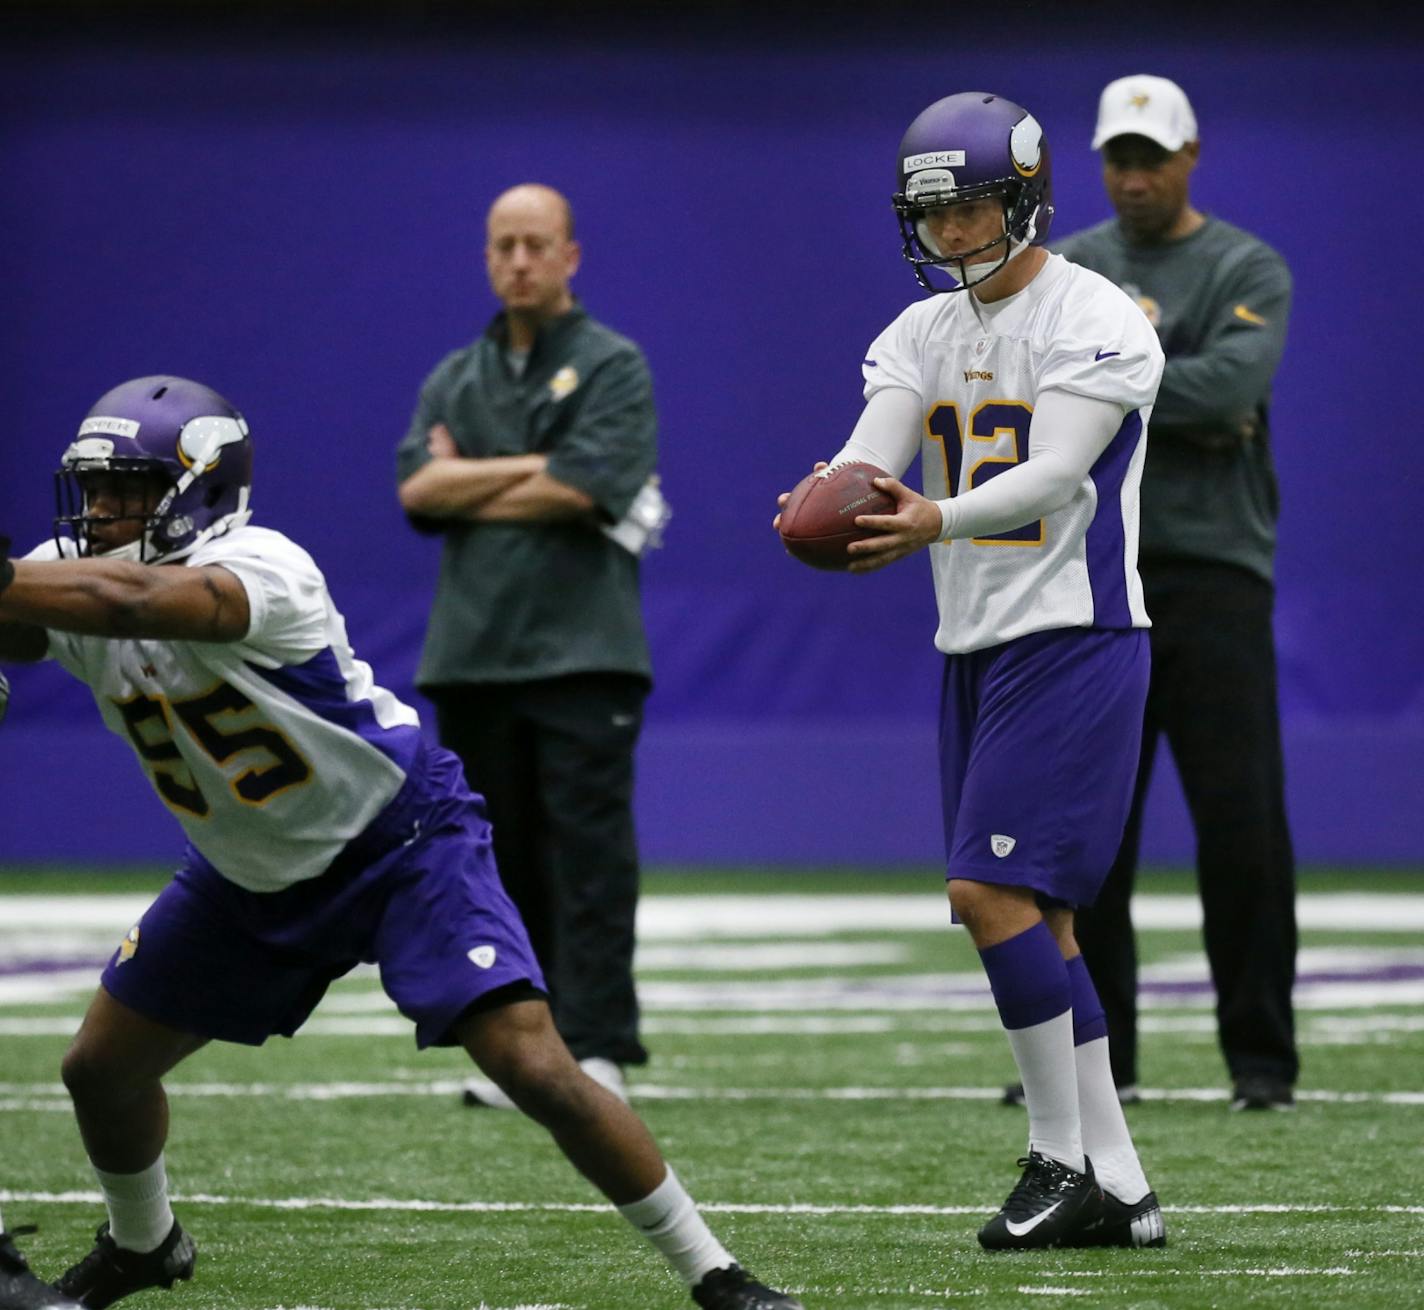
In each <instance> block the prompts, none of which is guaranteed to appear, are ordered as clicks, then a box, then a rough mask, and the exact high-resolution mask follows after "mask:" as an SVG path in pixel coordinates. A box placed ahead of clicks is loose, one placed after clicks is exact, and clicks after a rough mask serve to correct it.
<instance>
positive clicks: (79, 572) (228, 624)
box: [0, 559, 251, 641]
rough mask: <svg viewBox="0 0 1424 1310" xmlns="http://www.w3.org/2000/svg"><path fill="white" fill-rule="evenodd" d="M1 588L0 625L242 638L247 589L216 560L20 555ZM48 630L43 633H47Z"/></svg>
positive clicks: (164, 637) (247, 619)
mask: <svg viewBox="0 0 1424 1310" xmlns="http://www.w3.org/2000/svg"><path fill="white" fill-rule="evenodd" d="M13 568H14V577H13V579H12V580H11V581H10V584H9V585H8V586H7V587H6V588H5V590H4V591H3V592H0V630H3V628H4V627H7V626H9V625H11V624H19V625H32V626H34V627H38V628H41V629H44V628H53V629H56V630H58V631H60V632H78V633H83V634H85V635H88V636H95V637H150V638H153V639H155V640H159V641H240V640H242V638H244V637H245V636H247V631H248V627H249V625H250V623H251V614H250V610H249V607H248V600H247V590H246V588H244V587H243V585H242V583H241V582H239V581H238V579H237V577H236V575H235V574H232V573H230V572H228V570H227V569H225V568H221V567H218V566H209V567H206V568H188V567H187V566H185V565H182V564H167V565H155V564H134V563H130V562H128V561H123V560H102V559H79V560H44V561H39V560H16V561H14V562H13ZM42 635H43V634H42Z"/></svg>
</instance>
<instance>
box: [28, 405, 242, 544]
mask: <svg viewBox="0 0 1424 1310" xmlns="http://www.w3.org/2000/svg"><path fill="white" fill-rule="evenodd" d="M97 474H107V475H110V476H114V475H131V476H135V477H140V478H141V477H144V476H147V477H149V478H151V479H153V480H154V481H155V482H158V483H161V485H162V486H163V487H164V488H166V490H164V491H163V493H162V495H161V496H160V498H159V499H158V501H157V504H156V505H154V506H153V507H152V508H151V509H149V510H148V511H147V512H138V513H133V514H129V513H120V514H119V515H112V514H107V515H104V516H103V517H104V518H105V520H107V521H110V522H112V521H113V519H114V518H115V517H120V518H137V519H140V520H142V522H143V534H142V536H141V537H140V538H139V540H138V541H136V542H134V543H133V544H132V545H131V546H124V547H120V548H118V549H114V550H105V549H104V548H103V547H102V546H97V545H96V543H95V540H94V538H93V536H92V533H91V526H92V524H93V523H94V522H96V521H97V516H93V515H91V513H90V506H89V496H88V495H87V494H86V485H85V484H86V480H87V479H90V478H92V477H93V476H94V475H97ZM55 481H56V484H57V487H58V497H59V509H58V513H57V514H56V516H55V538H56V540H57V541H59V544H60V549H61V550H64V542H63V540H62V538H63V537H65V536H66V535H68V536H69V537H70V538H72V539H73V541H74V544H75V547H76V548H77V550H78V553H79V554H80V555H91V554H103V555H104V556H105V558H107V559H114V558H119V559H135V560H138V561H140V562H142V563H146V564H152V563H157V562H159V561H167V560H176V559H181V558H182V557H183V556H184V555H187V554H189V553H190V552H191V551H193V550H194V549H196V548H197V547H198V546H199V545H201V544H202V543H203V542H204V541H207V540H208V539H209V538H210V537H215V536H219V535H220V534H222V533H224V532H227V531H228V530H229V529H231V528H234V527H240V526H242V524H244V523H246V522H247V520H248V517H249V510H248V508H247V502H248V498H249V495H250V493H251V490H252V438H251V437H250V436H249V435H248V431H247V421H246V420H245V419H244V418H243V417H242V415H241V414H239V413H238V412H237V410H236V409H234V408H233V407H232V406H231V405H230V404H229V403H228V402H227V401H226V400H224V399H223V398H222V397H221V396H220V395H218V393H217V392H216V391H213V390H212V389H211V388H210V387H205V386H203V385H202V383H200V382H190V381H188V380H187V379H186V378H175V377H151V378H134V379H133V380H132V381H131V382H125V383H123V384H122V385H121V386H117V387H115V388H114V389H113V390H112V391H108V392H105V394H104V395H102V396H100V397H99V399H98V401H96V402H95V404H94V407H93V408H92V409H91V410H90V411H89V413H88V415H87V416H86V417H85V419H84V421H83V422H82V423H81V424H80V425H79V433H78V435H77V436H76V437H75V439H74V441H73V442H72V443H71V445H70V446H69V449H68V450H66V451H65V452H64V458H63V460H62V461H61V463H60V468H59V471H58V472H57V473H56V474H55ZM66 553H68V552H66Z"/></svg>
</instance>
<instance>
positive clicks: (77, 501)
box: [55, 443, 173, 564]
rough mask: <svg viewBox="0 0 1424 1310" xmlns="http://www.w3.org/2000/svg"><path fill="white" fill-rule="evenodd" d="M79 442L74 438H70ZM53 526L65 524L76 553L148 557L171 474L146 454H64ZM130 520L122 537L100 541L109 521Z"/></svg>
mask: <svg viewBox="0 0 1424 1310" xmlns="http://www.w3.org/2000/svg"><path fill="white" fill-rule="evenodd" d="M76 444H79V443H76ZM55 494H56V498H57V502H58V505H57V513H56V515H55V527H56V529H57V530H67V531H68V533H69V535H70V537H71V538H72V539H73V541H74V544H75V548H76V550H77V553H78V554H79V555H80V556H81V557H84V556H94V557H96V558H103V559H129V560H134V561H136V562H138V563H140V564H149V563H154V562H156V561H157V560H158V558H159V557H160V555H161V553H162V552H161V550H160V549H159V548H158V546H157V537H158V532H159V529H160V527H161V525H162V524H163V522H164V519H165V517H166V514H167V510H168V508H169V506H170V505H171V502H172V499H173V479H172V478H171V477H170V476H169V475H168V473H167V472H166V471H165V470H164V469H163V468H162V467H161V466H158V465H154V464H153V463H151V462H149V461H148V460H139V459H125V458H122V457H119V458H109V457H106V456H102V455H95V454H88V455H76V456H74V457H73V458H71V457H70V456H68V455H66V457H65V460H64V464H63V466H62V467H61V468H60V469H59V471H58V472H57V473H56V474H55ZM124 523H127V524H134V525H136V531H135V533H134V535H133V537H132V539H131V540H129V541H128V542H125V543H115V542H112V541H106V539H105V538H106V537H109V536H110V533H111V529H112V526H113V525H116V524H124Z"/></svg>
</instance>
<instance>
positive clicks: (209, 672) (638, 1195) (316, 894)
mask: <svg viewBox="0 0 1424 1310" xmlns="http://www.w3.org/2000/svg"><path fill="white" fill-rule="evenodd" d="M60 473H61V477H60V482H61V486H62V487H63V488H64V489H65V490H66V491H67V492H68V505H67V507H66V508H64V509H63V510H62V512H61V514H60V515H59V517H58V519H57V530H56V536H55V539H54V541H52V542H49V543H46V545H44V546H42V547H41V548H39V549H38V550H36V551H34V552H32V554H31V555H30V556H29V557H28V558H26V559H24V560H20V561H15V562H12V561H11V560H10V559H9V541H8V539H6V538H0V659H21V660H26V659H27V660H36V659H42V658H45V657H52V658H54V659H56V660H57V661H58V662H59V663H60V664H61V665H63V666H64V667H65V668H66V669H67V670H69V672H71V673H73V674H74V675H75V676H76V677H78V678H79V679H80V680H81V681H83V682H85V683H86V684H87V685H88V686H89V687H90V689H91V690H92V692H93V694H94V698H95V700H96V702H97V703H98V706H99V709H100V712H101V713H102V715H103V717H104V720H105V722H106V723H107V724H108V726H109V727H110V728H111V729H112V730H113V731H114V732H116V733H118V734H119V735H120V736H121V737H124V738H125V739H126V740H127V741H128V742H129V744H130V745H131V746H132V748H133V750H134V752H135V754H136V755H137V757H138V760H139V763H140V765H141V767H142V768H143V769H144V771H145V773H146V774H147V775H148V777H149V779H150V781H151V782H152V784H153V786H154V788H155V790H156V791H157V792H158V794H159V796H160V797H161V798H162V800H163V801H164V803H165V804H166V805H167V806H168V807H169V809H170V810H171V811H172V812H173V814H174V816H175V817H176V818H177V819H178V821H179V822H180V823H181V824H182V826H183V828H184V830H185V832H186V834H187V837H188V844H187V849H186V851H185V852H184V855H183V858H182V861H181V863H180V866H179V869H178V872H177V873H176V875H175V876H174V879H173V881H172V882H171V883H170V884H169V885H168V886H167V887H166V888H165V889H164V891H163V892H162V893H161V894H160V895H159V897H158V899H157V900H156V901H155V902H154V903H153V905H152V906H150V907H149V909H148V910H147V912H146V913H145V914H144V916H143V918H142V919H141V920H140V921H139V923H138V924H137V925H136V926H135V927H134V928H133V930H132V931H131V932H130V933H129V934H128V936H127V937H126V938H125V940H124V941H123V942H122V944H121V945H120V947H119V949H118V950H117V951H116V952H115V954H114V956H113V958H112V959H111V961H110V962H109V965H108V967H107V968H106V969H105V970H104V973H103V976H102V978H101V986H100V988H99V990H98V992H97V994H96V995H95V997H94V1000H93V1002H92V1003H91V1005H90V1007H89V1010H88V1013H87V1014H86V1015H85V1018H84V1023H83V1025H82V1027H81V1028H80V1030H79V1033H78V1035H77V1036H76V1037H75V1039H74V1042H73V1044H72V1045H71V1047H70V1049H69V1051H68V1053H67V1054H66V1056H65V1059H64V1067H63V1074H64V1081H65V1084H66V1086H67V1087H68V1088H69V1091H70V1094H71V1096H72V1097H73V1100H74V1108H75V1114H76V1117H77V1118H78V1121H79V1128H80V1132H81V1134H82V1136H83V1139H84V1145H85V1148H86V1150H87V1151H88V1154H89V1158H90V1161H91V1162H92V1164H93V1166H94V1171H95V1174H96V1175H97V1177H98V1180H99V1186H100V1189H101V1191H102V1192H103V1195H104V1199H105V1203H106V1207H107V1209H108V1215H109V1217H108V1221H107V1222H106V1223H105V1224H104V1225H103V1226H102V1227H101V1228H100V1230H99V1237H98V1242H97V1244H96V1245H95V1247H94V1249H93V1250H92V1251H91V1252H90V1253H89V1254H88V1255H87V1256H86V1257H85V1258H84V1259H83V1260H82V1261H81V1262H80V1263H79V1264H77V1265H75V1266H74V1267H73V1268H72V1269H70V1270H69V1271H68V1273H66V1274H65V1275H64V1276H63V1277H62V1278H61V1279H60V1280H59V1284H58V1285H59V1288H60V1290H61V1291H62V1292H63V1293H65V1294H66V1295H67V1296H69V1297H71V1298H73V1299H74V1300H77V1301H78V1302H80V1303H81V1304H82V1305H84V1306H88V1307H91V1308H92V1307H101V1306H106V1305H109V1304H111V1303H112V1302H114V1301H116V1300H118V1299H119V1298H120V1297H123V1296H127V1295H128V1294H129V1293H131V1292H135V1291H138V1290H140V1289H142V1288H145V1287H152V1286H157V1285H162V1286H172V1284H173V1283H174V1282H175V1281H176V1280H180V1279H187V1278H189V1277H191V1276H192V1273H193V1267H194V1261H195V1258H196V1249H195V1247H194V1244H193V1242H192V1239H191V1238H190V1237H189V1236H188V1234H187V1233H185V1232H184V1230H183V1229H182V1227H181V1226H180V1225H179V1224H178V1222H177V1221H176V1220H175V1219H174V1217H173V1212H172V1209H171V1208H170V1206H169V1203H168V1184H167V1174H166V1170H165V1165H164V1156H163V1150H164V1144H165V1140H166V1137H167V1124H168V1109H167V1102H166V1099H165V1096H164V1092H163V1086H162V1081H161V1080H162V1078H163V1076H164V1075H165V1074H166V1073H167V1072H168V1071H169V1070H170V1069H172V1068H173V1067H174V1066H175V1065H177V1064H178V1063H179V1062H180V1061H181V1060H183V1059H184V1058H185V1057H186V1056H188V1055H191V1054H192V1053H193V1052H194V1051H196V1050H198V1049H199V1048H200V1047H201V1046H203V1045H204V1044H205V1043H206V1042H208V1041H210V1040H213V1039H220V1040H226V1041H235V1042H244V1043H247V1044H250V1045H260V1044H261V1043H262V1042H263V1041H265V1040H266V1039H267V1038H268V1037H269V1036H271V1035H272V1034H274V1033H281V1034H283V1035H287V1036H290V1035H292V1034H293V1033H295V1032H296V1030H297V1029H298V1028H299V1027H300V1026H301V1024H302V1023H303V1022H304V1021H305V1019H306V1018H307V1016H308V1015H309V1014H310V1013H311V1011H312V1009H313V1007H314V1006H315V1005H316V1003H317V1002H318V1001H319V1000H320V998H321V996H322V994H323V992H324V991H325V989H326V987H327V985H328V984H329V983H330V982H331V981H332V980H333V979H336V978H339V977H340V976H341V975H342V974H344V973H346V972H347V971H348V970H350V969H351V968H352V967H353V966H354V965H356V964H357V963H358V962H360V961H363V960H364V961H374V962H376V963H378V964H379V965H380V969H381V981H382V984H383V986H384V987H385V989H386V991H387V992H388V993H389V994H390V996H391V997H392V999H393V1000H394V1001H395V1002H396V1004H397V1006H398V1007H399V1008H400V1010H401V1011H402V1013H404V1014H405V1015H406V1016H407V1017H409V1018H410V1019H412V1020H413V1021H414V1023H415V1034H416V1040H417V1043H418V1044H419V1045H420V1046H430V1045H460V1046H463V1047H464V1048H465V1050H466V1051H468V1052H469V1054H470V1056H471V1057H472V1058H473V1059H474V1061H475V1063H476V1064H478V1065H479V1066H480V1068H481V1069H483V1070H484V1072H485V1074H486V1075H487V1076H488V1077H490V1078H491V1079H492V1080H493V1081H494V1082H495V1083H497V1084H498V1085H499V1086H500V1087H501V1088H502V1089H503V1090H504V1091H505V1092H506V1093H507V1094H508V1095H509V1096H510V1097H511V1098H512V1099H513V1100H514V1102H515V1103H516V1104H517V1105H518V1106H519V1108H520V1109H522V1110H523V1111H524V1112H525V1113H527V1114H528V1115H529V1116H530V1117H531V1118H533V1119H534V1120H536V1121H537V1122H538V1123H540V1124H542V1125H543V1126H544V1127H545V1128H547V1129H548V1130H549V1132H550V1133H551V1134H552V1135H553V1137H554V1139H555V1141H556V1142H557V1144H558V1146H559V1147H560V1148H561V1149H562V1150H563V1152H564V1153H565V1155H566V1156H567V1157H568V1158H569V1160H570V1161H571V1162H572V1163H573V1164H574V1165H575V1166H576V1167H577V1168H578V1169H579V1170H580V1171H581V1172H582V1173H583V1174H584V1175H585V1176H586V1177H588V1178H589V1180H590V1181H591V1182H593V1183H594V1184H595V1186H597V1187H598V1188H599V1189H600V1190H601V1191H602V1192H603V1193H604V1195H606V1196H607V1197H608V1198H609V1200H610V1201H612V1202H613V1203H614V1204H615V1205H616V1206H617V1207H618V1208H619V1210H620V1211H621V1212H622V1213H623V1214H624V1215H625V1216H626V1217H627V1218H628V1220H629V1221H630V1222H631V1223H633V1224H634V1225H635V1226H636V1227H637V1228H638V1229H639V1230H640V1231H641V1232H643V1233H644V1234H645V1235H646V1236H647V1237H648V1238H649V1240H650V1241H652V1243H653V1244H654V1245H655V1246H656V1247H657V1248H658V1249H659V1250H660V1251H661V1252H662V1253H663V1255H664V1256H665V1257H666V1258H667V1259H668V1261H669V1263H670V1264H671V1265H672V1266H673V1268H674V1269H675V1270H676V1271H677V1273H678V1274H680V1275H681V1276H682V1278H683V1279H684V1281H685V1282H686V1284H687V1286H688V1287H689V1288H690V1289H691V1294H692V1298H693V1300H694V1301H696V1302H697V1304H698V1305H700V1306H703V1307H711V1308H713V1310H799V1307H800V1302H798V1301H796V1300H793V1299H792V1298H791V1297H788V1296H785V1295H783V1294H782V1293H780V1292H775V1291H773V1290H771V1289H770V1288H767V1287H765V1286H764V1285H762V1284H761V1283H759V1282H757V1281H756V1280H755V1279H754V1278H752V1277H751V1276H750V1275H749V1274H748V1273H746V1271H745V1270H743V1269H742V1268H741V1267H740V1266H739V1265H737V1264H736V1263H735V1262H734V1261H733V1260H732V1257H731V1256H730V1255H729V1254H728V1252H727V1251H726V1249H725V1248H724V1247H723V1246H722V1245H721V1244H720V1243H719V1242H718V1241H717V1239H716V1238H715V1237H714V1236H713V1235H712V1233H711V1232H710V1231H709V1229H708V1228H707V1225H706V1224H705V1223H704V1222H703V1220H702V1218H701V1216H700V1215H699V1214H698V1212H697V1210H696V1208H695V1206H694V1205H693V1203H692V1200H691V1198H690V1197H689V1196H688V1195H687V1192H686V1191H685V1190H684V1189H683V1188H682V1186H681V1184H680V1183H679V1182H678V1180H677V1177H676V1175H674V1174H673V1172H672V1171H671V1170H670V1169H669V1168H668V1167H667V1165H666V1164H665V1162H664V1161H663V1158H662V1156H661V1154H660V1153H659V1151H658V1148H657V1146H656V1144H655V1143H654V1141H653V1139H652V1137H651V1136H650V1134H649V1133H648V1130H647V1129H646V1128H645V1127H644V1125H643V1123H642V1121H641V1120H640V1119H639V1118H638V1117H637V1115H636V1114H635V1113H634V1112H633V1111H632V1110H631V1109H630V1108H629V1107H628V1106H627V1105H626V1104H625V1103H624V1102H623V1101H622V1100H620V1099H619V1098H618V1097H616V1096H614V1095H613V1094H612V1093H610V1092H608V1091H607V1090H605V1089H604V1088H603V1087H601V1086H599V1084H598V1083H596V1082H594V1081H593V1080H592V1079H591V1078H589V1077H588V1076H587V1075H586V1074H585V1073H584V1072H583V1070H582V1069H580V1068H579V1066H578V1064H577V1063H576V1062H575V1061H574V1059H573V1057H572V1056H571V1055H570V1054H569V1051H568V1048H567V1047H566V1046H565V1045H564V1043H563V1041H562V1039H561V1038H560V1037H559V1036H558V1033H557V1032H556V1030H555V1028H554V1026H553V1022H552V1020H551V1018H550V1015H549V1007H548V1002H547V996H546V993H545V991H544V980H543V977H542V975H541V974H540V971H539V966H538V964H537V963H536V961H535V959H534V955H533V952H532V950H531V949H530V946H529V940H528V937H527V936H526V934H525V931H524V925H523V924H522V923H521V922H520V920H519V916H518V914H517V912H516V911H515V909H514V907H513V905H512V904H511V903H510V901H509V899H508V897H507V896H506V895H505V894H504V891H503V889H502V887H501V886H500V882H499V877H498V874H497V872H496V869H495V866H494V862H493V858H492V856H491V853H490V851H491V846H490V839H489V826H488V824H487V823H486V821H485V816H484V806H483V802H482V801H481V800H480V798H479V797H477V796H474V795H472V794H471V793H470V792H469V790H468V789H467V788H466V786H465V781H464V777H463V774H462V772H461V769H460V763H459V761H458V760H457V759H456V758H455V757H454V756H453V755H451V754H450V753H449V752H447V751H444V750H442V749H440V748H438V747H434V746H431V745H427V744H426V743H425V741H424V739H423V737H422V735H421V732H420V726H419V721H418V719H417V717H416V714H415V711H414V710H412V709H410V708H409V707H408V706H406V705H403V704H402V703H401V702H400V701H399V700H397V699H396V697H394V696H393V695H391V693H390V692H388V691H386V690H384V689H383V688H381V687H380V686H378V685H377V684H376V682H375V680H374V678H373V677H372V673H371V670H370V668H369V667H368V666H367V665H365V664H363V663H362V662H361V661H360V660H358V659H357V658H356V657H355V654H354V653H353V651H352V649H351V646H350V644H349V642H348V641H347V637H346V629H345V624H344V622H343V620H342V618H341V615H340V614H339V613H338V612H337V610H336V608H335V606H334V605H333V603H332V600H331V597H330V595H329V594H328V592H327V589H326V583H325V580H324V578H323V577H322V574H321V572H320V570H319V569H318V568H317V566H316V565H315V563H314V562H313V561H312V559H311V557H310V556H309V555H308V554H307V553H306V552H305V551H304V550H302V549H301V547H299V546H297V545H296V544H295V543H293V542H292V541H289V540H288V539H287V538H286V537H284V536H283V535H282V534H280V533H278V532H273V531H270V530H268V529H265V528H258V527H254V526H252V525H251V524H250V522H249V518H250V509H249V505H248V500H249V494H250V490H251V477H252V442H251V438H250V436H249V434H248V429H247V424H246V422H245V421H244V419H243V417H242V415H241V414H239V413H238V412H237V411H236V410H235V409H234V408H233V407H232V406H231V405H230V404H229V403H228V402H227V401H226V400H224V399H223V398H222V397H221V396H220V395H218V394H217V393H216V392H214V391H212V390H210V389H209V388H208V387H205V386H202V385H200V384H198V383H195V382H190V381H187V380H186V379H183V378H173V377H148V378H138V379H135V380H133V381H131V382H127V383H124V384H123V385H121V386H119V387H116V388H114V389H113V390H112V391H110V392H108V393H106V394H105V395H104V396H103V397H101V399H100V400H99V401H98V403H97V404H96V405H95V406H94V408H93V409H92V410H91V411H90V413H89V415H88V417H87V418H85V420H84V421H83V423H82V424H81V425H80V428H79V433H78V436H77V438H76V439H75V441H74V442H73V443H72V444H71V445H70V446H69V448H68V450H67V451H66V452H65V455H64V459H63V463H62V466H61V470H60Z"/></svg>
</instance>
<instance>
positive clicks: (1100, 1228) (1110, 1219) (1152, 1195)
mask: <svg viewBox="0 0 1424 1310" xmlns="http://www.w3.org/2000/svg"><path fill="white" fill-rule="evenodd" d="M1060 1245H1061V1246H1166V1245H1167V1226H1166V1224H1164V1223H1163V1222H1162V1207H1161V1206H1160V1205H1158V1204H1157V1193H1156V1192H1148V1193H1147V1195H1146V1196H1144V1197H1143V1198H1142V1200H1140V1201H1134V1202H1132V1204H1130V1205H1129V1204H1128V1203H1127V1202H1126V1201H1119V1200H1118V1199H1117V1197H1115V1196H1114V1195H1113V1194H1112V1193H1111V1192H1107V1191H1105V1192H1104V1193H1103V1204H1102V1208H1101V1210H1100V1211H1099V1213H1098V1216H1097V1218H1095V1219H1089V1220H1088V1221H1087V1222H1086V1223H1085V1224H1083V1225H1082V1226H1081V1227H1080V1228H1078V1229H1077V1230H1076V1231H1075V1232H1072V1233H1070V1234H1069V1235H1068V1236H1067V1237H1065V1238H1064V1239H1063V1241H1062V1242H1061V1243H1060Z"/></svg>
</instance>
